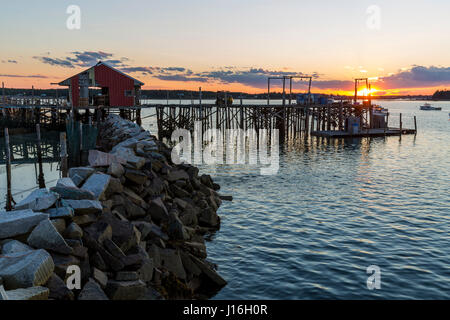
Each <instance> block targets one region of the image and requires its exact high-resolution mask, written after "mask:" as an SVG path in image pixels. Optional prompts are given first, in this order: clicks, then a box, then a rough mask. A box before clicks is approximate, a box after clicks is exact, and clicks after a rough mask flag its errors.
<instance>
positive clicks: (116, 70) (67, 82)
mask: <svg viewBox="0 0 450 320" xmlns="http://www.w3.org/2000/svg"><path fill="white" fill-rule="evenodd" d="M101 65H103V66H106V67H108V68H110V69H112V70H114V71H115V72H117V73H120V74H121V75H123V76H125V77H127V78H129V79H131V80H133V81H134V85H136V86H143V85H144V83H143V82H141V81H139V80H137V79H135V78H133V77H130V76H129V75H127V74H125V73H123V72H122V71H120V70H118V69H116V68H114V67H112V66H110V65H109V64H107V63H105V62H102V61H100V62H99V63H97V64H96V65H95V66H92V67H90V68H89V69H86V70H84V71H82V72H80V73H78V74H76V75H73V76H71V77H70V78H68V79H66V80H64V81H61V82H59V83H58V85H60V86H70V85H71V82H70V79H72V78H73V77H74V76H77V75H80V74H83V73H86V72H90V71H91V70H92V69H94V68H95V67H98V66H101Z"/></svg>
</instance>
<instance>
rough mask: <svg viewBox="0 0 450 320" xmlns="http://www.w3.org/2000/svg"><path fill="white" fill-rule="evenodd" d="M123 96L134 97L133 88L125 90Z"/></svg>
mask: <svg viewBox="0 0 450 320" xmlns="http://www.w3.org/2000/svg"><path fill="white" fill-rule="evenodd" d="M125 97H134V95H133V90H125Z"/></svg>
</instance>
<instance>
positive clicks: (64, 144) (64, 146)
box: [60, 132, 68, 178]
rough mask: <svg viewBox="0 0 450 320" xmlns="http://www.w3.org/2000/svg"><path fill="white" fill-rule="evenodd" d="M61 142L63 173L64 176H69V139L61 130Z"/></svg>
mask: <svg viewBox="0 0 450 320" xmlns="http://www.w3.org/2000/svg"><path fill="white" fill-rule="evenodd" d="M60 144H61V153H60V156H61V174H62V177H63V178H67V170H68V165H67V157H68V156H67V139H66V133H65V132H61V134H60Z"/></svg>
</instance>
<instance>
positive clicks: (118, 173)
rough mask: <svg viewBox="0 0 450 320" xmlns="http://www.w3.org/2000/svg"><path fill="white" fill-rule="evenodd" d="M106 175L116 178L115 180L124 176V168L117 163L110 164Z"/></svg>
mask: <svg viewBox="0 0 450 320" xmlns="http://www.w3.org/2000/svg"><path fill="white" fill-rule="evenodd" d="M107 173H108V174H109V175H110V176H113V177H116V178H120V177H122V176H123V175H124V174H125V169H124V167H123V166H122V165H121V164H120V163H118V162H113V163H111V165H110V166H109V167H108V171H107Z"/></svg>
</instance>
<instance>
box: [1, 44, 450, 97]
mask: <svg viewBox="0 0 450 320" xmlns="http://www.w3.org/2000/svg"><path fill="white" fill-rule="evenodd" d="M33 58H34V59H36V60H38V61H40V62H42V63H45V64H48V65H52V66H58V67H63V68H72V69H73V68H79V67H83V68H87V67H91V66H93V65H95V64H96V63H97V62H98V61H100V60H101V61H103V62H106V63H108V64H110V65H112V66H113V67H116V68H118V69H119V70H121V71H123V72H125V73H130V74H137V75H142V76H150V77H153V78H155V79H159V80H163V81H172V82H201V83H214V84H224V85H226V84H241V85H243V86H247V87H252V88H258V89H264V88H266V87H267V78H268V77H283V76H305V75H307V74H304V73H303V72H299V71H292V70H290V69H288V68H281V70H270V69H264V68H257V67H250V68H238V67H235V66H224V67H220V68H216V69H213V70H206V71H196V72H194V71H192V70H191V69H188V68H185V67H181V66H168V67H162V66H136V65H132V64H131V60H130V59H129V58H127V57H120V58H119V57H116V56H115V54H113V53H108V52H103V51H74V52H71V53H70V54H69V55H68V56H66V57H51V56H50V53H48V54H47V56H46V55H42V56H35V57H33ZM2 62H4V63H17V61H15V60H7V61H6V60H3V61H2ZM345 69H347V70H351V71H359V72H362V73H368V72H367V70H366V69H365V68H364V67H363V66H358V67H351V66H346V67H345ZM378 71H379V72H383V71H384V69H379V70H378ZM11 76H14V75H11ZM311 76H312V77H313V78H314V79H313V87H314V88H319V89H324V90H326V89H329V90H346V91H350V90H353V80H351V79H349V80H339V79H331V80H328V79H324V75H323V74H319V73H317V72H314V73H312V74H311ZM35 77H43V76H39V75H37V76H35ZM280 84H281V82H280V83H277V82H274V86H279V85H280ZM448 84H450V68H449V67H436V66H430V67H426V66H418V65H414V66H412V67H409V68H406V67H404V68H401V69H399V70H398V71H397V72H396V73H389V74H388V76H386V77H379V79H378V80H377V82H376V86H377V87H378V88H380V89H381V90H388V89H397V88H426V87H434V86H438V85H448ZM294 85H295V89H299V88H306V86H307V82H305V81H301V80H297V79H296V80H294Z"/></svg>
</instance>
